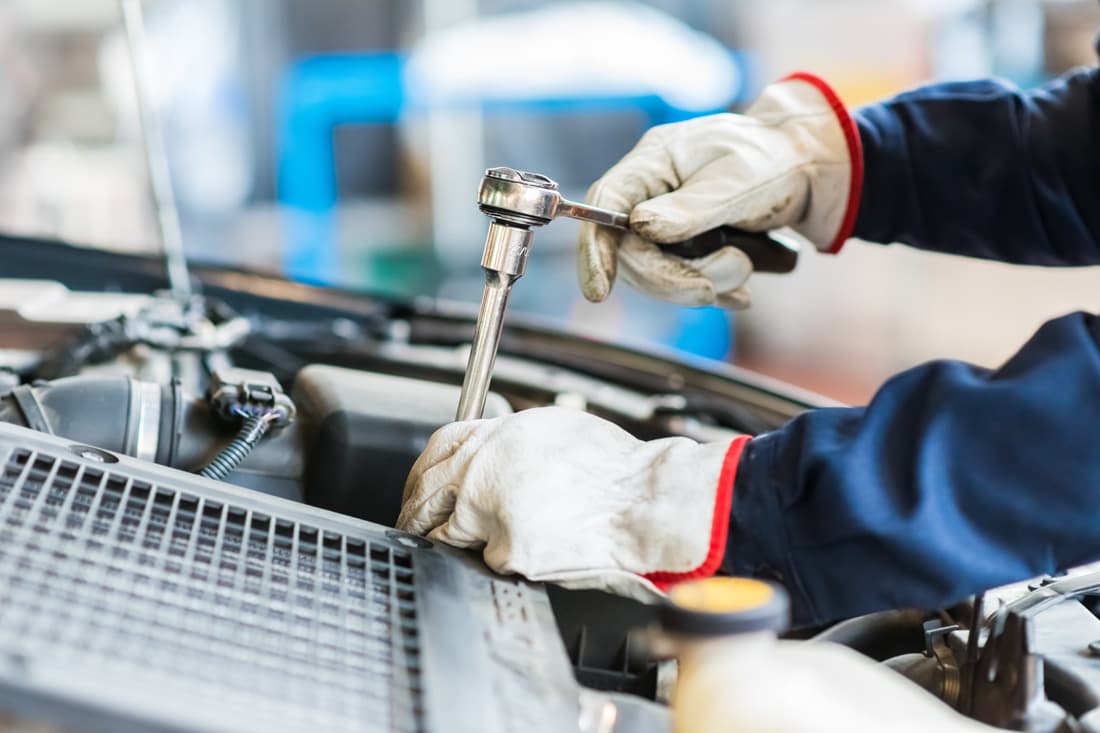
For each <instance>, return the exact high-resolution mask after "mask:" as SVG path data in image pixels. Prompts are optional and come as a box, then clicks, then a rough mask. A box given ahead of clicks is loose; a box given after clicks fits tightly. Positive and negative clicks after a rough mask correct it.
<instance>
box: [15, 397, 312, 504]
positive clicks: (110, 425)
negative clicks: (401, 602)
mask: <svg viewBox="0 0 1100 733" xmlns="http://www.w3.org/2000/svg"><path fill="white" fill-rule="evenodd" d="M0 421H2V422H7V423H12V424H14V425H20V426H23V427H29V428H32V429H34V430H37V431H39V432H42V433H49V434H54V435H59V436H62V437H65V438H68V439H69V440H72V441H75V442H78V443H85V444H88V445H92V446H95V447H97V448H102V449H104V450H107V451H111V452H114V453H123V454H125V455H129V456H134V457H136V458H141V459H143V460H147V461H153V462H155V463H159V464H161V465H165V466H172V467H173V468H180V469H183V470H185V471H198V470H199V469H201V468H203V467H204V466H206V465H207V464H208V463H209V462H210V461H211V460H212V459H213V458H214V457H215V456H217V455H218V453H219V452H220V451H221V450H222V448H224V447H225V446H226V445H227V444H228V443H229V442H230V441H231V440H232V439H233V437H234V435H235V434H236V432H237V429H236V426H233V425H230V424H228V423H226V422H224V421H222V420H219V419H216V418H215V416H214V414H213V412H212V410H211V408H210V407H209V406H208V404H207V402H206V400H204V399H203V398H200V397H195V396H190V395H186V394H185V393H184V392H183V390H182V389H181V388H180V386H179V384H178V383H173V384H171V385H168V386H165V387H162V386H160V385H157V384H151V383H148V382H141V381H138V380H135V379H132V378H130V377H111V376H105V377H98V376H80V377H68V378H65V379H57V380H53V381H50V382H36V383H35V384H33V385H20V386H17V387H14V388H12V389H10V390H9V391H8V392H7V393H5V394H3V395H0ZM300 442H301V441H300V435H299V430H298V428H297V426H296V425H294V424H290V425H288V426H286V427H284V428H282V429H279V430H272V431H271V432H270V433H269V434H268V435H267V437H265V438H264V440H263V441H260V442H259V443H258V444H257V445H256V447H255V449H254V450H253V451H252V452H251V453H250V454H249V455H248V456H247V457H246V458H245V459H244V460H243V461H242V462H241V464H240V465H239V466H238V467H237V468H236V470H234V471H233V472H232V473H231V474H230V475H229V477H228V479H227V480H229V481H230V482H231V483H235V484H238V485H240V486H245V487H248V488H255V489H259V490H261V491H264V492H265V493H269V494H275V495H278V496H284V497H287V498H293V499H300V498H301V494H302V490H301V476H302V465H303V460H302V457H301V455H302V451H301V447H300Z"/></svg>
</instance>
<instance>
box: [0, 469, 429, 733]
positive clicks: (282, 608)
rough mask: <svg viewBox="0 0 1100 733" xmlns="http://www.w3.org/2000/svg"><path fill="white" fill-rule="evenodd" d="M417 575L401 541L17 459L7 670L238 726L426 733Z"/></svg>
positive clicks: (0, 609)
mask: <svg viewBox="0 0 1100 733" xmlns="http://www.w3.org/2000/svg"><path fill="white" fill-rule="evenodd" d="M374 539H378V538H374ZM414 576H415V568H414V566H413V557H412V555H411V554H410V553H409V552H407V551H406V550H404V549H402V548H400V547H396V546H391V545H389V544H387V543H385V542H380V541H372V540H371V539H365V538H362V537H350V536H346V535H343V534H339V533H335V532H331V531H328V530H323V529H319V528H316V527H311V526H308V525H306V524H304V523H301V522H296V521H291V520H287V519H284V518H279V517H273V516H268V515H264V514H261V513H258V512H256V511H253V510H251V509H247V508H244V507H239V506H234V505H233V504H232V503H226V502H222V501H215V500H213V499H210V498H204V497H199V496H194V495H190V494H188V493H186V492H182V491H177V490H173V489H168V488H165V487H163V486H158V485H154V484H151V483H146V482H143V481H140V480H135V479H133V478H130V477H127V476H123V475H121V474H113V473H111V471H110V467H109V466H108V465H104V466H103V468H98V467H90V466H85V465H83V464H79V463H76V462H73V461H71V460H66V459H64V458H60V457H58V456H55V455H49V454H45V453H41V452H34V451H29V450H16V451H15V452H14V453H13V454H12V455H11V457H10V459H9V460H8V461H7V463H6V465H5V466H4V469H3V473H2V474H0V662H2V661H3V656H4V655H7V656H8V658H9V660H10V659H15V658H18V659H19V663H20V664H21V665H24V666H25V667H26V668H28V669H29V670H31V671H32V673H33V671H34V670H35V667H36V666H38V667H40V668H41V669H47V668H48V669H55V668H63V669H64V670H66V671H67V673H68V674H71V675H72V676H73V677H74V679H77V680H79V679H81V674H82V670H87V674H88V675H94V676H95V677H96V678H97V680H109V679H110V678H111V677H112V675H115V676H117V678H118V679H120V680H122V679H125V680H127V686H128V687H129V689H127V690H125V691H120V692H119V694H125V695H127V696H129V697H132V696H134V695H139V696H144V698H143V699H144V700H145V701H146V702H147V703H149V704H150V705H153V704H159V705H165V706H173V705H175V706H176V707H177V708H178V707H179V706H180V705H184V706H186V707H187V708H189V709H194V710H199V709H216V710H218V711H219V713H224V715H225V716H231V717H229V718H227V719H231V720H233V721H234V722H233V727H234V728H242V729H255V730H266V731H282V730H309V731H316V730H324V729H328V730H337V731H343V730H347V731H351V730H355V731H373V730H384V731H391V730H392V731H409V732H412V733H418V732H419V731H423V730H424V713H423V700H422V686H421V666H420V665H421V662H420V644H419V635H418V630H417V629H418V625H417V610H416V585H415V582H414ZM0 669H3V665H2V664H0ZM74 684H92V685H93V686H94V685H96V684H101V685H102V686H104V687H109V685H107V684H106V683H105V682H92V683H88V682H87V680H85V683H74ZM135 685H136V686H137V688H138V689H135ZM168 695H171V697H172V699H171V700H169V699H167V696H168ZM158 696H160V698H164V699H158ZM203 706H206V707H205V708H204V707H203Z"/></svg>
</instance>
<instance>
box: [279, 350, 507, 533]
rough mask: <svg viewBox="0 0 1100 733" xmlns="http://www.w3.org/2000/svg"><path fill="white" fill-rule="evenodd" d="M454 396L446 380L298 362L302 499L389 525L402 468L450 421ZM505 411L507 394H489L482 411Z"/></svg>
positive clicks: (393, 517) (402, 484)
mask: <svg viewBox="0 0 1100 733" xmlns="http://www.w3.org/2000/svg"><path fill="white" fill-rule="evenodd" d="M458 395H459V388H458V387H456V386H452V385H449V384H437V383H434V382H427V381H423V380H418V379H407V378H404V377H394V376H389V375H386V374H375V373H372V372H363V371H356V370H353V369H341V368H339V367H331V366H324V365H319V364H314V365H310V366H308V367H305V368H304V369H302V370H301V371H300V372H299V373H298V377H297V379H295V381H294V389H293V390H292V397H293V401H294V404H295V405H297V407H298V411H299V421H300V422H301V423H302V431H303V434H305V435H308V436H309V438H308V445H307V447H306V450H307V453H308V456H309V459H308V461H307V465H306V481H305V484H306V495H305V500H306V503H308V504H312V505H314V506H320V507H324V508H326V509H331V510H333V511H336V512H340V513H341V514H350V515H352V516H356V517H360V518H362V519H367V520H369V521H372V522H377V523H379V524H385V525H388V526H393V524H394V523H395V522H396V521H397V515H398V513H399V512H400V510H401V495H402V493H403V491H404V488H405V478H406V476H408V473H409V469H411V468H412V465H413V463H415V462H416V459H417V457H418V456H419V455H420V452H421V451H422V450H423V449H424V446H425V445H427V442H428V438H430V437H431V435H432V433H433V432H435V431H436V430H437V429H439V428H440V427H442V426H443V425H446V424H447V423H449V422H451V421H452V420H454V415H455V407H456V406H457V405H458ZM510 412H512V408H511V406H510V405H509V404H508V401H507V400H505V399H504V398H503V397H501V396H500V395H497V394H490V395H489V399H488V401H487V402H486V406H485V417H497V416H500V415H506V414H508V413H510ZM368 477H369V479H370V480H369V486H370V490H369V491H367V490H365V487H366V486H367V485H368V482H367V479H368Z"/></svg>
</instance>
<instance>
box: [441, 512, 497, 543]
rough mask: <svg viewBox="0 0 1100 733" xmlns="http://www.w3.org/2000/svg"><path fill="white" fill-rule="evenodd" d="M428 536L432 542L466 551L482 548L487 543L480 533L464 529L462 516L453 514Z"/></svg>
mask: <svg viewBox="0 0 1100 733" xmlns="http://www.w3.org/2000/svg"><path fill="white" fill-rule="evenodd" d="M427 536H428V539H430V540H436V541H437V542H443V543H446V544H448V545H451V546H452V547H461V548H465V549H469V548H478V547H482V546H484V545H485V541H486V540H485V538H483V537H481V535H480V534H479V533H477V532H473V531H470V530H469V529H467V528H466V527H464V526H463V525H462V520H461V518H460V516H459V515H458V514H455V513H453V512H452V513H451V514H450V516H448V517H447V521H445V522H443V523H442V524H440V525H439V526H437V527H436V528H435V529H433V530H432V531H431V532H429V533H428V535H427Z"/></svg>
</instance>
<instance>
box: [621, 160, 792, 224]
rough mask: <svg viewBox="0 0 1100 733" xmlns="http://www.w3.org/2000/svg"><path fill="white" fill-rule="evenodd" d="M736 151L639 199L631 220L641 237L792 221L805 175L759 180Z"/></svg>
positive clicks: (790, 222) (631, 214)
mask: <svg viewBox="0 0 1100 733" xmlns="http://www.w3.org/2000/svg"><path fill="white" fill-rule="evenodd" d="M743 168H744V161H743V160H742V159H741V158H739V157H738V156H732V155H730V156H726V157H725V158H722V159H721V160H716V161H714V162H713V163H711V164H710V165H708V166H706V167H704V168H702V169H700V170H699V171H698V172H697V173H696V174H694V175H693V176H691V177H690V178H688V179H687V180H686V181H684V184H683V186H681V187H680V188H678V189H676V190H673V191H670V192H668V193H664V194H661V195H658V196H654V197H652V198H649V199H647V200H645V201H642V202H640V203H639V204H638V205H637V206H636V207H635V208H634V209H633V210H632V211H631V213H630V225H631V228H633V229H634V231H636V232H637V233H638V234H640V235H642V236H643V237H645V238H646V239H649V240H651V241H654V242H660V243H674V242H682V241H684V240H686V239H690V238H692V237H695V236H698V235H699V234H702V233H703V232H707V231H710V230H711V229H714V228H716V227H720V226H723V225H730V226H736V227H739V228H741V229H746V230H748V231H764V230H767V229H776V228H779V227H781V226H786V225H788V224H793V223H795V222H796V220H797V219H798V218H799V216H800V215H801V212H802V210H803V209H804V208H805V203H806V195H807V193H806V190H805V189H806V185H807V184H806V179H805V177H804V176H799V175H794V174H793V173H792V174H788V175H782V176H776V177H773V178H770V179H767V180H764V181H762V182H760V181H759V180H758V175H754V174H752V173H751V172H750V171H747V170H744V169H743Z"/></svg>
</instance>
